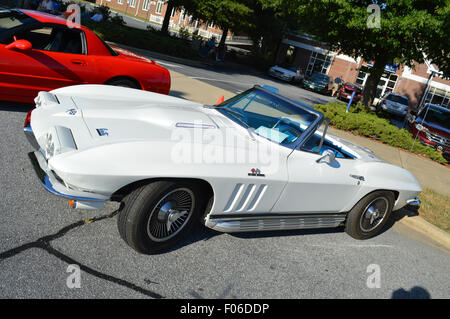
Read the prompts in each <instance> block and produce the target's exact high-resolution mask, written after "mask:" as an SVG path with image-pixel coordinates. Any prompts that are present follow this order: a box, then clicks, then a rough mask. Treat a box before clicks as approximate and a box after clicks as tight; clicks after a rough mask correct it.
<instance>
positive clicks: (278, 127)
mask: <svg viewBox="0 0 450 319" xmlns="http://www.w3.org/2000/svg"><path fill="white" fill-rule="evenodd" d="M213 108H215V109H217V110H218V111H219V112H221V113H222V114H223V115H225V116H226V117H228V118H229V119H231V120H233V121H235V122H236V123H238V124H240V125H242V126H243V127H245V128H249V129H252V131H253V132H255V133H256V134H258V135H260V136H262V137H264V138H267V139H268V140H270V141H272V142H275V143H277V144H280V145H289V144H292V143H294V142H296V141H297V140H298V139H299V137H300V136H301V135H302V133H303V132H304V131H305V130H306V129H307V128H308V127H310V126H311V125H312V124H313V122H314V121H315V120H316V119H318V117H319V114H316V113H315V112H314V111H310V110H307V108H302V107H301V106H298V105H297V104H294V103H293V102H290V101H289V100H284V99H282V98H279V97H277V96H276V95H272V94H269V93H267V92H265V91H263V90H259V89H251V90H249V91H246V92H243V93H241V94H239V95H237V96H235V97H233V98H231V99H229V100H227V101H225V102H223V103H221V104H219V105H217V106H214V107H213Z"/></svg>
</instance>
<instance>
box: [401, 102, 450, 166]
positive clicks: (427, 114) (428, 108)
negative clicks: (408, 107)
mask: <svg viewBox="0 0 450 319" xmlns="http://www.w3.org/2000/svg"><path fill="white" fill-rule="evenodd" d="M407 121H408V123H409V131H410V132H411V133H412V134H413V135H414V136H417V138H418V139H419V141H420V142H421V143H423V144H426V145H429V146H431V147H433V148H435V149H437V150H438V151H440V152H442V153H443V154H444V156H445V157H446V158H449V157H450V110H449V109H446V108H443V107H441V106H437V105H433V104H426V105H425V106H424V107H423V108H422V109H421V110H420V111H419V113H418V114H416V112H414V111H412V112H411V113H410V114H408V117H407Z"/></svg>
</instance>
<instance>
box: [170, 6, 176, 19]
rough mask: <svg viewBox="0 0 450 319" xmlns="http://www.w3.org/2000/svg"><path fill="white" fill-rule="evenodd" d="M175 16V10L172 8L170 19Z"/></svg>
mask: <svg viewBox="0 0 450 319" xmlns="http://www.w3.org/2000/svg"><path fill="white" fill-rule="evenodd" d="M174 16H175V8H172V12H171V13H170V17H171V18H173V17H174Z"/></svg>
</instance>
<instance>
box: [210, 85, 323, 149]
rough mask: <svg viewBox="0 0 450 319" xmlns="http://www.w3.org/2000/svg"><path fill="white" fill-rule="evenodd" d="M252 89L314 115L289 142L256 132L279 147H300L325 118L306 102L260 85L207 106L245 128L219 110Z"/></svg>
mask: <svg viewBox="0 0 450 319" xmlns="http://www.w3.org/2000/svg"><path fill="white" fill-rule="evenodd" d="M254 90H260V91H262V92H264V93H266V94H269V95H271V96H273V97H275V98H278V99H280V100H282V101H283V102H286V103H289V104H290V105H292V106H294V107H296V108H299V109H301V110H303V111H306V112H308V113H310V114H312V115H314V116H315V117H316V118H315V120H314V121H312V122H311V124H310V125H309V126H308V127H307V128H306V129H305V130H304V131H303V132H302V133H301V134H300V136H299V137H298V138H297V139H296V140H295V141H294V142H292V143H290V144H279V143H276V142H274V141H271V140H270V139H267V138H265V137H264V136H262V135H259V134H256V135H257V136H260V137H262V138H264V139H265V140H268V141H269V142H271V143H274V144H276V145H279V146H281V147H286V148H289V149H293V150H294V149H298V148H299V147H301V146H302V145H303V144H304V143H305V142H306V141H307V140H308V138H309V137H310V136H311V135H312V134H314V132H315V131H316V129H317V128H318V127H319V124H320V123H322V121H323V119H324V118H325V116H324V115H323V113H321V112H319V111H317V110H315V109H314V108H312V107H310V106H308V105H307V104H305V103H302V102H300V101H294V100H291V99H288V98H286V97H284V96H281V95H279V94H276V93H275V92H272V91H271V90H268V89H266V88H263V87H261V86H259V85H255V86H254V87H253V88H251V89H249V90H247V91H244V92H242V93H240V94H238V95H235V96H233V97H232V98H230V99H228V100H226V101H224V102H222V103H220V104H218V105H213V106H207V107H208V108H210V109H216V111H217V112H219V113H221V114H222V115H223V116H225V117H227V118H228V119H230V120H232V121H233V122H235V123H236V124H238V125H239V126H241V127H242V128H244V129H246V130H247V129H249V128H248V127H245V126H243V125H242V123H241V122H240V121H237V120H236V119H235V118H234V117H233V116H230V117H229V116H227V115H226V114H224V113H222V112H220V110H223V109H224V108H227V105H228V104H229V103H230V102H233V101H234V100H235V99H237V98H238V97H240V96H244V95H246V94H249V93H250V92H252V91H254ZM231 110H232V109H231ZM299 150H301V149H299Z"/></svg>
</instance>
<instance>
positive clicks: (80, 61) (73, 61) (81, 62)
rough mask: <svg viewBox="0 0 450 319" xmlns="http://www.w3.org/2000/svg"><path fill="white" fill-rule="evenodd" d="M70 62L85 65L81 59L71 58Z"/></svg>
mask: <svg viewBox="0 0 450 319" xmlns="http://www.w3.org/2000/svg"><path fill="white" fill-rule="evenodd" d="M70 62H72V64H76V65H83V66H84V65H86V62H85V61H83V60H72V61H70Z"/></svg>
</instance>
